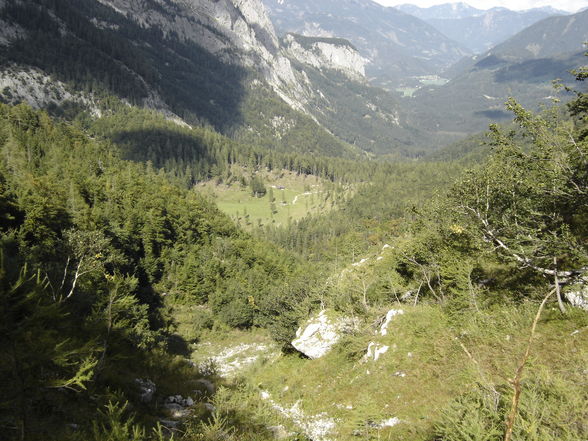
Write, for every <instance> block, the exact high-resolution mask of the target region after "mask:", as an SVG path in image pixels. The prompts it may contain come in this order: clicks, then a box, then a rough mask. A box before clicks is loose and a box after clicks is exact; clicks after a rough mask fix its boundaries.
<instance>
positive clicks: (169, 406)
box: [163, 403, 189, 418]
mask: <svg viewBox="0 0 588 441" xmlns="http://www.w3.org/2000/svg"><path fill="white" fill-rule="evenodd" d="M163 408H164V409H165V411H166V413H167V414H168V415H169V416H170V417H172V418H184V417H186V416H188V414H189V411H188V410H187V409H186V408H185V407H184V406H182V405H181V404H178V403H164V405H163Z"/></svg>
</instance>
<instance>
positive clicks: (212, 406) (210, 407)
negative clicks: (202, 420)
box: [204, 403, 216, 413]
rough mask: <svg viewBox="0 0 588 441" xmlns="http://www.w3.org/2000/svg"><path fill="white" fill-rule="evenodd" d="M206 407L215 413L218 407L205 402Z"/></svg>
mask: <svg viewBox="0 0 588 441" xmlns="http://www.w3.org/2000/svg"><path fill="white" fill-rule="evenodd" d="M204 407H205V408H206V410H208V411H209V412H210V413H214V412H216V407H214V405H213V404H211V403H204Z"/></svg>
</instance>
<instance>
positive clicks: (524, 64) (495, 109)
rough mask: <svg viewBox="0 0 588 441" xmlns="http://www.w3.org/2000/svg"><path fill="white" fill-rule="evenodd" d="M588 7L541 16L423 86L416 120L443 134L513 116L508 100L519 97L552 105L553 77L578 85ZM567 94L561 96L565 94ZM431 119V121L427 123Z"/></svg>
mask: <svg viewBox="0 0 588 441" xmlns="http://www.w3.org/2000/svg"><path fill="white" fill-rule="evenodd" d="M585 41H588V10H587V11H584V12H580V13H576V14H573V15H567V16H558V17H550V18H547V19H545V20H542V21H540V22H538V23H536V24H534V25H532V26H530V27H528V28H526V29H524V30H523V31H521V32H519V33H518V34H517V35H515V36H513V37H511V38H509V39H508V40H507V41H505V42H504V43H502V44H499V45H498V46H496V47H494V48H492V49H491V50H489V51H486V52H485V53H484V54H482V55H478V56H474V57H471V58H469V59H464V60H462V61H461V62H460V63H459V65H458V66H454V68H453V69H452V79H451V81H449V82H448V83H447V84H445V85H443V86H440V87H436V88H430V90H420V91H418V92H417V93H416V94H415V98H414V99H413V100H412V101H410V102H409V105H412V106H413V109H414V111H415V114H414V117H413V119H412V120H409V123H410V122H412V123H413V124H416V125H417V126H418V127H420V128H421V129H422V130H425V131H435V130H437V131H438V133H439V136H445V135H447V134H457V133H460V132H461V133H462V135H463V134H464V133H465V130H464V129H467V130H469V131H470V133H471V132H473V131H476V130H484V129H485V128H486V127H487V126H488V124H489V123H491V122H495V121H499V120H501V119H503V120H507V119H510V117H511V116H510V114H509V113H507V112H505V110H504V103H505V101H506V100H507V99H508V97H511V96H513V97H515V98H516V99H517V100H518V101H520V102H521V103H522V104H523V105H525V106H527V107H531V108H536V107H538V106H539V105H540V104H546V105H549V104H550V103H551V100H552V99H553V98H554V95H557V93H556V91H555V90H554V89H553V85H552V82H553V80H555V79H558V78H559V79H561V80H562V81H563V82H565V83H566V84H568V85H570V86H571V87H574V88H582V87H585V85H584V84H583V83H577V82H576V81H574V78H573V76H572V75H570V74H569V71H570V70H572V69H575V68H578V67H579V66H582V65H585V64H586V57H585V56H584V53H585V50H586V49H585V47H584V46H583V42H585ZM569 97H571V95H569V96H566V95H565V93H564V94H563V95H561V96H560V97H559V98H561V99H564V100H565V99H566V98H569ZM425 124H426V126H425Z"/></svg>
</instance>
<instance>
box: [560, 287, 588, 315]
mask: <svg viewBox="0 0 588 441" xmlns="http://www.w3.org/2000/svg"><path fill="white" fill-rule="evenodd" d="M565 296H566V299H568V302H570V304H571V305H572V306H575V307H576V308H581V309H583V310H585V311H588V287H586V286H584V287H582V289H579V290H576V291H570V292H567V293H565Z"/></svg>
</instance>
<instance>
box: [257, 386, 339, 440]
mask: <svg viewBox="0 0 588 441" xmlns="http://www.w3.org/2000/svg"><path fill="white" fill-rule="evenodd" d="M261 399H262V400H265V401H267V402H268V403H269V404H270V406H271V407H272V408H273V409H274V410H275V411H277V412H278V413H279V414H280V415H281V416H282V417H284V418H286V419H287V420H289V421H290V422H292V424H294V426H296V427H298V428H299V429H300V430H301V431H302V432H303V433H304V435H306V437H308V439H310V440H312V441H331V440H333V438H331V436H332V435H333V433H334V432H335V430H336V421H335V419H334V418H332V417H330V416H329V415H327V413H326V412H323V413H320V414H317V415H307V414H306V413H305V412H304V411H303V410H302V409H301V408H300V401H297V402H296V403H294V405H293V406H291V407H286V406H282V405H280V404H278V403H277V402H275V401H274V400H273V399H272V398H271V395H270V394H269V392H267V391H261Z"/></svg>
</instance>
